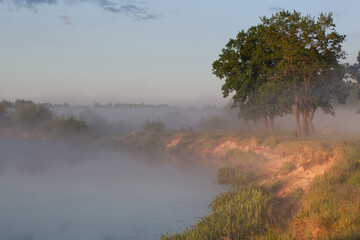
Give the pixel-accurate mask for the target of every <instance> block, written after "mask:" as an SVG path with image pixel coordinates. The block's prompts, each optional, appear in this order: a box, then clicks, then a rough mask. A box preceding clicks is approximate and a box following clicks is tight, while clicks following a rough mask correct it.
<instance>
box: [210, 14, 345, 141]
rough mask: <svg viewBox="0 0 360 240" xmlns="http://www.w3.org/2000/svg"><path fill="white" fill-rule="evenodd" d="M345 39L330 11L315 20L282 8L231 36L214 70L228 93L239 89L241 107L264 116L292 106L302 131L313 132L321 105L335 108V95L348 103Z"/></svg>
mask: <svg viewBox="0 0 360 240" xmlns="http://www.w3.org/2000/svg"><path fill="white" fill-rule="evenodd" d="M344 40H345V36H343V35H340V34H338V33H337V32H336V31H335V24H334V23H333V19H332V14H331V13H330V14H320V16H319V17H318V18H317V19H316V20H315V19H314V18H312V17H310V16H309V15H307V16H301V14H300V13H299V12H296V11H294V12H292V13H291V12H289V11H281V12H278V13H276V14H274V15H272V16H271V17H270V18H266V17H263V18H261V24H259V25H257V26H256V27H251V28H249V30H248V31H247V32H245V31H244V30H243V31H242V32H240V33H239V34H238V37H237V40H236V41H235V40H230V42H229V43H228V44H227V45H226V48H225V49H223V51H222V54H221V55H220V58H219V60H217V61H215V62H214V63H213V72H214V74H215V75H216V76H218V77H219V78H220V79H224V80H225V84H224V85H223V87H222V90H223V93H224V97H227V96H228V95H229V93H230V92H233V91H234V92H235V94H234V96H233V101H234V105H239V106H241V108H240V110H242V109H243V108H244V106H246V107H247V109H250V110H252V111H253V112H254V113H253V114H255V113H256V114H257V115H258V116H260V115H261V116H263V117H264V116H268V117H272V116H275V115H282V114H286V113H289V112H291V113H292V114H293V115H294V116H295V120H296V130H297V133H298V134H299V135H307V134H308V133H313V132H314V129H313V125H312V120H313V118H314V115H315V111H316V110H317V109H318V108H322V109H323V110H324V112H325V113H331V114H334V111H333V108H332V105H331V100H332V99H334V98H337V99H338V101H339V102H340V103H345V99H346V97H347V96H348V87H347V85H346V84H345V82H344V81H343V78H344V74H345V69H344V67H343V66H342V65H341V64H339V59H341V58H344V56H345V53H344V52H343V51H342V50H341V44H342V42H343V41H344ZM245 113H246V112H245ZM256 114H255V115H256ZM300 114H301V116H302V123H300Z"/></svg>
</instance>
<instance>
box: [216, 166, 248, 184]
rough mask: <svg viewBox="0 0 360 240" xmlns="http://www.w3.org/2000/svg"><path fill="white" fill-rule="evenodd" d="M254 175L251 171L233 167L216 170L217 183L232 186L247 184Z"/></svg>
mask: <svg viewBox="0 0 360 240" xmlns="http://www.w3.org/2000/svg"><path fill="white" fill-rule="evenodd" d="M254 179H255V176H254V174H253V173H251V172H246V171H242V170H240V169H238V168H234V167H224V168H220V169H219V170H218V172H217V182H218V184H230V185H233V186H242V185H248V184H249V183H251V182H253V181H254Z"/></svg>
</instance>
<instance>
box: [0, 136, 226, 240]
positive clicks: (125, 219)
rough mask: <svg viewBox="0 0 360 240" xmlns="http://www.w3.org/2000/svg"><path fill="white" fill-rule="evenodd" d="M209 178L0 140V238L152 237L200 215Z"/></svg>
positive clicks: (201, 171)
mask: <svg viewBox="0 0 360 240" xmlns="http://www.w3.org/2000/svg"><path fill="white" fill-rule="evenodd" d="M152 162H153V161H152ZM214 179H215V170H214V169H212V168H210V167H204V166H196V165H183V166H181V167H179V166H175V165H173V164H170V163H167V164H165V163H162V164H159V163H153V164H149V163H148V162H144V161H140V160H137V159H135V158H134V157H133V156H130V155H128V154H125V153H119V152H118V153H116V152H109V151H104V150H95V149H93V148H85V147H74V146H65V145H63V144H60V143H41V142H28V141H9V140H7V141H5V140H0V233H1V239H10V240H12V239H14V240H15V239H16V240H25V239H29V240H30V239H31V240H35V239H36V240H37V239H40V240H45V239H46V240H52V239H61V240H67V239H69V240H70V239H71V240H73V239H87V240H92V239H96V240H110V239H114V240H115V239H128V240H131V239H158V238H159V236H160V234H161V233H164V232H167V231H170V232H177V231H178V229H179V227H181V228H184V227H185V226H189V225H191V224H193V223H194V220H195V219H196V217H200V216H203V215H205V214H206V213H207V212H208V207H207V206H208V203H209V202H210V201H211V200H212V198H213V197H214V196H215V195H216V194H218V193H219V192H220V191H221V190H222V189H221V187H220V186H217V185H216V184H214Z"/></svg>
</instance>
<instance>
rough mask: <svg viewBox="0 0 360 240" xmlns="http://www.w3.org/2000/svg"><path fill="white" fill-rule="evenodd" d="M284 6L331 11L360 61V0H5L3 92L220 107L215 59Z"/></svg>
mask: <svg viewBox="0 0 360 240" xmlns="http://www.w3.org/2000/svg"><path fill="white" fill-rule="evenodd" d="M282 9H284V10H290V11H293V10H296V11H299V12H301V13H302V14H304V15H305V14H310V15H311V16H313V17H316V16H318V15H319V14H320V13H322V12H323V13H329V12H332V13H333V14H334V22H335V24H336V25H337V28H336V30H337V31H338V32H339V33H340V34H345V35H346V36H347V37H346V42H345V43H344V44H343V50H344V51H345V52H346V53H347V54H348V55H347V59H346V60H345V62H350V63H354V62H355V61H356V56H357V52H358V51H359V50H360V44H359V43H360V25H359V21H358V11H359V9H360V1H359V0H342V1H335V0H311V1H310V0H302V1H295V0H253V1H243V0H226V1H224V0H222V1H221V0H193V1H190V0H181V1H180V0H151V1H150V0H139V1H135V0H73V1H71V0H0V53H1V54H0V79H1V80H0V81H1V87H0V99H7V100H10V101H14V100H16V99H18V98H20V99H31V100H33V101H35V102H51V103H64V102H67V103H70V104H92V103H94V102H99V103H108V102H113V103H118V102H120V103H125V102H127V103H130V102H131V103H148V104H164V103H166V104H170V105H185V106H190V105H218V106H222V105H224V104H226V103H227V102H229V101H230V100H229V99H224V98H223V97H222V92H221V86H222V84H223V82H222V81H221V80H219V79H217V78H216V77H215V76H214V75H213V74H212V62H214V61H215V60H216V59H217V58H218V56H219V54H220V53H221V49H222V48H224V47H225V44H226V43H227V42H228V41H229V39H230V38H235V37H236V35H237V33H238V32H239V31H241V30H242V29H244V30H246V29H248V28H249V27H250V26H253V25H257V24H258V23H260V19H259V17H262V16H267V17H270V16H271V15H272V14H274V13H276V12H277V11H280V10H282Z"/></svg>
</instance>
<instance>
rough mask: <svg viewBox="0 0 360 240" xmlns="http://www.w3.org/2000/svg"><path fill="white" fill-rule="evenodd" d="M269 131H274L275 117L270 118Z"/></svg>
mask: <svg viewBox="0 0 360 240" xmlns="http://www.w3.org/2000/svg"><path fill="white" fill-rule="evenodd" d="M269 131H270V132H273V131H274V116H270V117H269Z"/></svg>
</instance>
